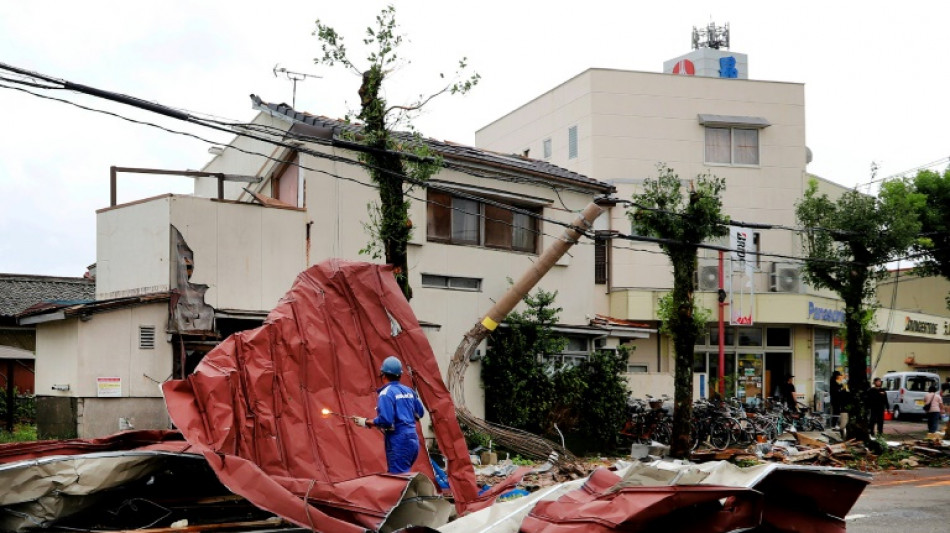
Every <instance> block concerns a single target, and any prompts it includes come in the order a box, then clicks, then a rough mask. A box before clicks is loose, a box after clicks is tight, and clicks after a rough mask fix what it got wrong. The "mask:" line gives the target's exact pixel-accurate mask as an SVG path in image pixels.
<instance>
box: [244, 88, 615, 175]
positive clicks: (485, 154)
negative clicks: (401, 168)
mask: <svg viewBox="0 0 950 533" xmlns="http://www.w3.org/2000/svg"><path fill="white" fill-rule="evenodd" d="M251 101H252V102H253V107H254V108H255V109H259V110H261V111H264V112H266V113H268V114H270V115H273V116H280V117H282V118H285V119H287V120H290V121H292V122H296V123H298V124H306V125H307V126H311V127H313V128H314V130H315V132H317V131H320V130H332V132H333V137H334V138H339V137H338V135H339V133H342V132H343V131H347V130H349V131H354V132H355V131H359V129H360V126H359V125H358V124H352V123H348V122H344V121H342V120H338V119H332V118H327V117H322V116H316V115H311V114H309V113H303V112H300V111H297V110H295V109H294V108H292V107H290V106H288V105H287V104H271V103H268V102H264V101H263V100H261V98H260V97H258V96H257V95H253V94H252V95H251ZM324 134H326V133H324ZM315 135H319V134H316V133H315ZM396 135H397V136H406V137H409V135H410V134H408V133H399V132H397V133H396ZM424 141H425V142H426V144H428V145H429V147H430V148H431V149H432V150H434V151H436V152H438V153H439V154H441V155H442V157H444V158H445V159H447V160H455V161H464V162H469V163H477V164H482V165H488V166H492V167H496V168H500V169H505V170H508V171H515V172H521V173H527V174H533V175H535V176H536V177H538V178H541V179H548V180H553V181H560V182H566V183H568V184H571V185H574V186H580V187H583V188H585V189H593V190H594V191H597V192H601V193H609V192H613V190H614V187H613V185H610V184H607V183H604V182H602V181H598V180H595V179H592V178H588V177H587V176H584V175H583V174H578V173H577V172H572V171H570V170H567V169H565V168H561V167H559V166H557V165H552V164H550V163H548V162H546V161H541V160H538V159H532V158H530V157H524V156H521V155H517V154H501V153H498V152H492V151H489V150H483V149H480V148H475V147H473V146H466V145H462V144H456V143H452V142H448V141H438V140H435V139H430V138H425V139H424Z"/></svg>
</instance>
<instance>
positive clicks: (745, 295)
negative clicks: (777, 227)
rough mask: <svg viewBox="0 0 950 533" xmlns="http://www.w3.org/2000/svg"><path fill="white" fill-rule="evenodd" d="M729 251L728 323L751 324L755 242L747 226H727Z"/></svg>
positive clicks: (734, 324) (736, 324) (753, 302)
mask: <svg viewBox="0 0 950 533" xmlns="http://www.w3.org/2000/svg"><path fill="white" fill-rule="evenodd" d="M729 248H730V249H731V250H732V251H731V252H730V253H729V259H730V263H731V264H732V268H730V269H729V271H730V272H729V276H730V279H731V281H732V283H731V286H732V290H731V291H730V292H729V324H731V325H733V326H738V325H741V326H751V325H752V324H753V320H752V316H753V315H754V312H755V283H754V279H753V274H754V273H755V253H756V252H757V251H758V250H756V249H755V244H754V243H753V240H752V232H751V231H749V230H748V229H747V228H739V227H735V226H732V227H730V228H729Z"/></svg>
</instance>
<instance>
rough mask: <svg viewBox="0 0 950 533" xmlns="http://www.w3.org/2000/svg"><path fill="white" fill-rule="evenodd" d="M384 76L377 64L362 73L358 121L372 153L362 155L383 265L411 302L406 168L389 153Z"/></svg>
mask: <svg viewBox="0 0 950 533" xmlns="http://www.w3.org/2000/svg"><path fill="white" fill-rule="evenodd" d="M383 77H384V74H383V72H382V69H381V68H380V67H379V65H373V67H372V68H371V69H370V70H368V71H366V72H365V73H363V84H362V85H361V86H360V90H359V94H360V101H361V104H362V108H361V110H360V118H362V119H363V120H364V121H365V122H366V124H365V126H364V130H365V134H366V137H367V139H368V141H369V142H368V143H367V145H368V146H370V147H372V148H375V150H373V151H370V152H367V153H366V154H365V157H366V159H367V160H368V162H369V163H370V169H369V173H370V176H372V178H373V181H375V182H376V184H377V185H379V204H380V205H379V211H380V220H379V227H378V228H377V229H378V230H379V235H378V236H377V237H378V238H379V240H380V241H381V243H382V246H383V252H384V253H385V257H386V263H387V264H390V265H392V266H393V275H394V276H395V277H396V282H397V283H398V284H399V288H400V289H402V293H403V294H404V295H405V296H406V300H411V299H412V288H410V287H409V254H408V252H407V250H406V247H407V243H408V242H409V237H410V235H411V234H412V223H411V222H410V221H409V215H408V211H409V206H408V204H407V203H406V195H405V192H404V191H403V180H402V176H404V175H405V168H404V167H403V164H402V158H401V157H399V156H398V155H395V154H392V153H390V152H389V132H388V131H387V129H386V101H385V100H383V99H382V98H381V97H380V95H379V90H380V87H381V86H382V83H383Z"/></svg>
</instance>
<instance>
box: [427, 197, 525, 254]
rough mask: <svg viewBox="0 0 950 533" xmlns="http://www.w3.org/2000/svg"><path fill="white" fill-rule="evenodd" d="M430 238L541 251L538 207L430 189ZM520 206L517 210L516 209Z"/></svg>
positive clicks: (428, 230)
mask: <svg viewBox="0 0 950 533" xmlns="http://www.w3.org/2000/svg"><path fill="white" fill-rule="evenodd" d="M428 202H429V203H428V207H427V215H426V216H427V220H426V238H427V239H428V240H429V241H434V242H447V243H451V244H470V245H477V246H486V247H489V248H499V249H502V250H518V251H521V252H531V253H537V251H538V233H539V230H538V228H539V224H538V219H537V217H536V216H532V215H540V214H541V210H540V209H539V208H535V207H524V206H513V208H509V207H506V206H498V205H489V204H485V203H482V202H479V201H477V200H469V199H467V198H458V197H453V196H452V195H450V194H449V193H445V192H441V191H434V190H431V189H430V190H429V191H428ZM515 209H516V210H515Z"/></svg>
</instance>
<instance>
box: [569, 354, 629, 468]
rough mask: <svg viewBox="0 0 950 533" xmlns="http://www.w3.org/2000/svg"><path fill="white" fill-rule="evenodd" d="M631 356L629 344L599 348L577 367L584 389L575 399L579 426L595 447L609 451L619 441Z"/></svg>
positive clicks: (624, 413)
mask: <svg viewBox="0 0 950 533" xmlns="http://www.w3.org/2000/svg"><path fill="white" fill-rule="evenodd" d="M629 358H630V350H629V349H627V347H626V346H621V347H620V349H619V350H617V351H616V352H613V351H607V350H598V351H595V352H594V353H592V354H591V355H590V357H588V358H587V359H586V360H584V361H583V362H582V363H581V364H580V366H579V367H578V369H577V370H578V373H579V374H580V382H581V383H583V384H585V389H584V392H583V394H581V395H579V396H580V397H579V398H577V400H576V402H577V403H575V406H576V407H577V408H576V411H577V413H578V422H577V426H576V427H577V432H578V433H580V434H581V435H583V436H584V437H585V438H586V439H588V442H589V443H590V444H591V447H592V448H593V449H596V450H600V451H604V452H608V451H613V450H615V449H617V447H618V446H619V445H620V431H619V430H620V428H621V427H623V424H624V422H625V421H626V418H627V399H628V397H629V396H630V391H629V390H628V389H627V380H626V378H624V373H626V371H627V361H628V360H629ZM628 451H629V450H628Z"/></svg>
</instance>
